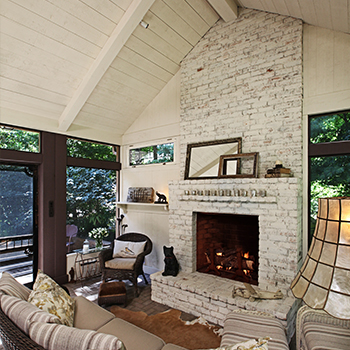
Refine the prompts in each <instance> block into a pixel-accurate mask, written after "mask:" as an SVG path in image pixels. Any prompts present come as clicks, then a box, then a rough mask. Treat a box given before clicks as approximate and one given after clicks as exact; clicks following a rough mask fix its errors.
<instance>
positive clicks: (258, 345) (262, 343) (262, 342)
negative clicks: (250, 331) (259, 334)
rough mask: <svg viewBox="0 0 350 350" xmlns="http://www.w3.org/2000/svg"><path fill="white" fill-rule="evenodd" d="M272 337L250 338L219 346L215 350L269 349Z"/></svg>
mask: <svg viewBox="0 0 350 350" xmlns="http://www.w3.org/2000/svg"><path fill="white" fill-rule="evenodd" d="M269 339H270V338H269V337H264V338H259V339H249V340H246V341H244V342H240V343H237V344H234V345H228V346H223V347H219V348H217V349H213V350H268V347H267V342H268V340H269Z"/></svg>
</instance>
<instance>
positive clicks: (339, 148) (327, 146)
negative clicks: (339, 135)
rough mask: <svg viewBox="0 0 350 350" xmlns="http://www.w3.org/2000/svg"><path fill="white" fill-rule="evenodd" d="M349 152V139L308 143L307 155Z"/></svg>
mask: <svg viewBox="0 0 350 350" xmlns="http://www.w3.org/2000/svg"><path fill="white" fill-rule="evenodd" d="M346 154H350V141H334V142H324V143H310V144H309V157H322V156H324V157H326V156H336V155H338V156H339V155H346Z"/></svg>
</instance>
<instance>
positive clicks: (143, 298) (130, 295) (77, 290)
mask: <svg viewBox="0 0 350 350" xmlns="http://www.w3.org/2000/svg"><path fill="white" fill-rule="evenodd" d="M146 279H147V281H148V284H146V283H145V282H144V280H143V277H141V276H140V277H139V279H138V286H139V290H140V295H139V296H138V297H135V295H134V288H133V286H132V284H131V283H130V282H129V281H124V282H125V286H126V295H127V305H126V309H128V310H132V311H143V312H145V313H146V314H147V315H149V316H150V315H155V314H157V313H160V312H163V311H166V310H168V309H169V307H168V306H165V305H162V304H159V303H156V302H154V301H152V300H151V280H150V278H149V275H147V274H146ZM100 284H101V277H96V278H92V279H89V280H87V281H84V282H73V283H67V284H65V286H66V287H67V288H68V289H69V292H70V295H71V296H80V295H81V296H84V297H85V298H87V299H89V300H90V301H92V302H94V303H97V298H98V289H99V287H100ZM107 309H108V308H107Z"/></svg>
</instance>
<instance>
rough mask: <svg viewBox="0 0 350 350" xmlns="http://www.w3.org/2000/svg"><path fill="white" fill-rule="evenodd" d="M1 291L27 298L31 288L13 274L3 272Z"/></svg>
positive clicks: (0, 284) (0, 282)
mask: <svg viewBox="0 0 350 350" xmlns="http://www.w3.org/2000/svg"><path fill="white" fill-rule="evenodd" d="M0 292H2V293H3V294H7V295H12V296H13V297H17V298H21V299H23V300H27V299H28V297H29V294H30V292H31V290H30V289H29V288H27V287H25V286H24V285H23V284H21V283H19V282H18V281H17V280H16V279H15V278H14V277H12V275H10V274H9V273H7V272H3V273H2V276H1V279H0Z"/></svg>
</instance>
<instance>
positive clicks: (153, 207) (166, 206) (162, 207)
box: [117, 202, 169, 213]
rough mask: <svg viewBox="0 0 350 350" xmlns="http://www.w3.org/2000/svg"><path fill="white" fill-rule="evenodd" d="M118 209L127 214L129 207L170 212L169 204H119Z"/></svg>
mask: <svg viewBox="0 0 350 350" xmlns="http://www.w3.org/2000/svg"><path fill="white" fill-rule="evenodd" d="M117 207H118V208H121V209H123V211H124V213H127V211H128V207H143V208H145V209H147V210H149V209H150V210H154V211H155V210H165V211H168V210H169V204H168V203H164V204H163V203H158V204H155V203H141V202H117Z"/></svg>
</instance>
